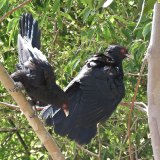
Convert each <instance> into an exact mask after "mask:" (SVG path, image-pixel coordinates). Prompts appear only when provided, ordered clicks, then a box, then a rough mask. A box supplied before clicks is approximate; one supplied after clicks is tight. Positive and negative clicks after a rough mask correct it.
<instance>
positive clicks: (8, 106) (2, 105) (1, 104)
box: [0, 102, 20, 111]
mask: <svg viewBox="0 0 160 160" xmlns="http://www.w3.org/2000/svg"><path fill="white" fill-rule="evenodd" d="M0 106H1V107H7V108H10V109H13V110H17V111H19V110H20V108H19V107H18V106H16V105H14V104H9V103H5V102H0Z"/></svg>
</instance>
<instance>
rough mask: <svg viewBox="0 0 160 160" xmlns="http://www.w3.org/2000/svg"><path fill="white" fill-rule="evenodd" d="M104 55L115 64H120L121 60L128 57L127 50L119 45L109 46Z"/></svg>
mask: <svg viewBox="0 0 160 160" xmlns="http://www.w3.org/2000/svg"><path fill="white" fill-rule="evenodd" d="M104 54H105V55H106V56H109V57H111V58H112V59H113V60H115V62H122V60H123V59H125V58H127V57H130V55H129V54H128V50H127V49H126V48H124V47H122V46H119V45H110V46H109V47H108V48H107V49H106V50H105V53H104Z"/></svg>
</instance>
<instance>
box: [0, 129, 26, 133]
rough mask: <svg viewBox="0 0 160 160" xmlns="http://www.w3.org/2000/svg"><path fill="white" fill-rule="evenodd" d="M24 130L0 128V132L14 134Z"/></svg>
mask: <svg viewBox="0 0 160 160" xmlns="http://www.w3.org/2000/svg"><path fill="white" fill-rule="evenodd" d="M22 129H24V128H0V132H16V131H20V130H22Z"/></svg>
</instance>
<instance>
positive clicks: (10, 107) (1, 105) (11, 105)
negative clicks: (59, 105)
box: [0, 102, 43, 111]
mask: <svg viewBox="0 0 160 160" xmlns="http://www.w3.org/2000/svg"><path fill="white" fill-rule="evenodd" d="M0 107H7V108H9V109H12V110H16V111H20V108H19V107H18V106H17V105H14V104H9V103H6V102H0ZM35 109H36V111H42V110H43V107H39V106H36V107H35Z"/></svg>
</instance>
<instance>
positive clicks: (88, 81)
mask: <svg viewBox="0 0 160 160" xmlns="http://www.w3.org/2000/svg"><path fill="white" fill-rule="evenodd" d="M127 56H128V51H127V50H126V49H125V48H124V47H121V46H119V45H111V46H109V47H108V49H106V51H105V53H104V54H96V55H94V56H92V57H91V58H90V59H89V60H88V61H87V62H86V64H85V65H84V67H83V68H82V70H81V71H80V73H79V74H78V75H77V76H76V77H75V78H74V79H73V80H72V81H71V82H70V83H69V85H68V86H67V88H66V90H65V93H66V94H67V96H68V100H69V104H68V105H69V116H68V117H66V116H65V114H64V113H63V111H62V110H61V109H57V108H56V107H54V106H48V107H46V108H45V109H44V110H43V111H42V118H43V119H45V121H46V124H47V125H53V126H54V131H55V132H56V133H58V134H59V135H61V136H67V137H68V138H70V139H71V140H75V141H76V142H77V143H79V144H87V143H89V142H90V141H91V139H92V138H93V137H94V136H95V135H96V132H97V124H98V123H99V122H103V121H105V120H107V119H108V118H109V117H110V116H111V114H112V113H113V111H114V110H115V109H116V107H117V105H118V104H119V103H120V101H121V100H122V98H123V97H124V96H125V87H124V83H123V68H122V61H123V59H124V58H126V57H127Z"/></svg>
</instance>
